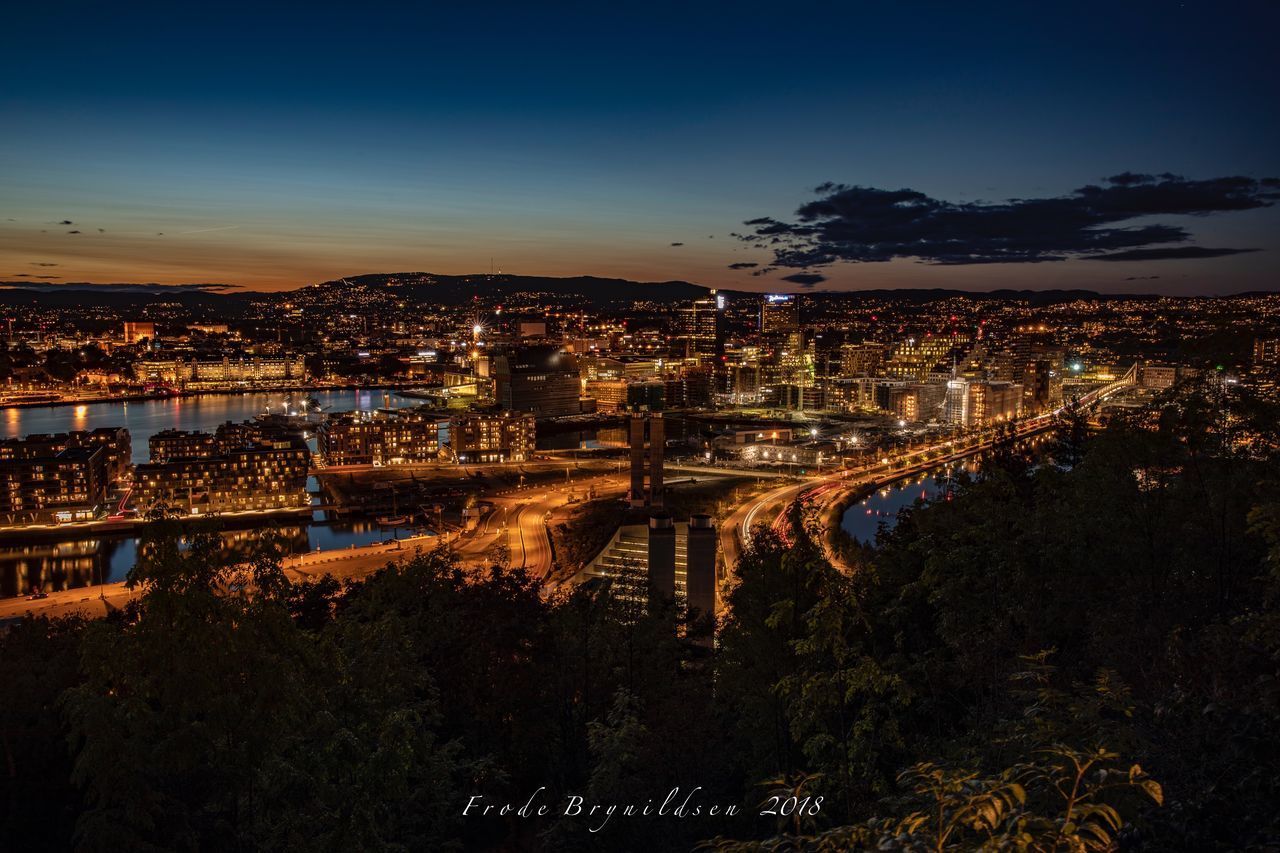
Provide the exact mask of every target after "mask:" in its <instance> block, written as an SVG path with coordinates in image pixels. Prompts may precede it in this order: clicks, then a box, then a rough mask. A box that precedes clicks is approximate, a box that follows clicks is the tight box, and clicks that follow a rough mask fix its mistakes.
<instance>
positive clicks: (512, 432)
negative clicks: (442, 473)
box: [449, 412, 537, 463]
mask: <svg viewBox="0 0 1280 853" xmlns="http://www.w3.org/2000/svg"><path fill="white" fill-rule="evenodd" d="M449 438H450V441H451V442H452V445H453V452H454V456H455V458H456V459H457V461H458V462H460V463H477V462H524V461H526V460H528V459H529V457H530V456H532V455H533V450H534V447H535V443H536V439H537V431H536V426H535V419H534V417H533V415H529V414H515V413H512V412H502V413H481V412H470V413H467V414H460V415H455V416H454V417H453V418H451V419H450V421H449Z"/></svg>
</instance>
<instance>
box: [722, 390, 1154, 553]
mask: <svg viewBox="0 0 1280 853" xmlns="http://www.w3.org/2000/svg"><path fill="white" fill-rule="evenodd" d="M1136 369H1137V368H1136V365H1135V366H1134V367H1133V368H1130V370H1129V371H1128V372H1127V373H1126V374H1125V375H1124V376H1122V377H1121V378H1120V379H1118V380H1116V381H1114V382H1112V383H1110V384H1109V385H1105V386H1102V387H1100V388H1096V389H1094V390H1093V391H1090V392H1089V393H1088V394H1086V395H1084V396H1083V397H1081V398H1080V400H1079V401H1078V404H1079V405H1082V406H1090V405H1092V404H1093V403H1095V402H1097V401H1099V400H1102V399H1105V398H1107V397H1110V396H1111V395H1112V394H1114V393H1116V392H1118V391H1121V390H1123V389H1125V388H1127V387H1129V386H1131V385H1133V384H1134V381H1135V376H1136ZM1065 409H1066V407H1065V406H1061V407H1059V408H1057V409H1055V410H1054V411H1052V412H1046V413H1044V414H1041V415H1037V416H1035V417H1032V418H1028V419H1026V420H1024V421H1022V422H1020V423H1018V424H1017V426H1016V428H1015V429H1016V432H1015V436H1014V437H1015V438H1017V439H1024V438H1029V437H1031V436H1033V435H1035V434H1037V433H1041V432H1044V431H1046V430H1048V429H1049V428H1050V427H1052V426H1053V425H1054V418H1055V417H1056V416H1057V415H1060V414H1061V413H1062V412H1063V411H1065ZM995 438H996V433H995V431H992V430H988V431H984V432H981V433H975V434H972V435H969V436H965V437H962V438H959V439H952V440H948V441H944V442H939V443H938V444H935V445H932V446H930V447H923V448H918V449H916V450H907V451H905V452H901V453H899V454H897V455H896V456H889V457H887V462H886V461H882V462H880V463H878V464H875V465H871V466H863V467H858V468H844V469H839V470H836V471H833V472H831V473H829V474H818V475H815V476H812V477H809V478H807V479H805V480H801V481H800V482H798V483H791V484H789V485H785V486H780V487H778V488H776V489H772V490H770V491H768V492H766V493H764V494H763V495H760V496H759V497H756V498H752V499H751V500H749V501H747V502H746V503H744V504H743V505H742V506H740V507H738V508H737V509H736V510H734V511H733V512H732V513H730V514H729V517H728V518H727V519H725V522H724V523H723V524H722V525H721V526H720V551H721V553H722V554H723V555H724V559H725V563H724V564H725V567H726V570H732V568H733V567H734V566H735V565H737V562H738V559H739V558H740V557H741V556H742V550H743V546H744V543H746V542H748V541H749V540H750V538H751V531H752V530H753V529H755V526H756V525H757V524H762V523H768V524H769V525H770V526H771V527H773V528H774V529H777V530H779V531H780V532H781V531H782V528H783V527H784V522H785V517H786V513H787V510H788V509H789V508H790V507H791V505H792V504H793V503H794V502H795V501H796V499H797V498H800V497H801V496H803V495H804V494H805V493H806V492H808V493H811V494H810V495H808V496H809V497H815V498H816V497H819V496H824V495H825V496H826V497H825V499H824V500H823V501H822V502H821V505H820V507H819V518H820V519H821V525H822V529H823V542H822V548H823V551H824V552H825V554H826V557H827V559H828V560H830V561H831V562H832V564H833V565H835V566H836V567H837V568H841V569H846V570H847V569H848V567H847V566H844V565H842V564H841V561H840V560H839V558H838V556H837V555H836V554H835V553H834V551H833V550H832V549H831V547H830V545H831V541H830V540H831V537H830V535H829V533H830V531H831V529H832V520H831V519H830V518H829V515H830V509H831V506H832V504H833V503H838V502H839V501H842V500H843V499H844V498H845V497H847V495H848V493H849V492H850V491H853V490H854V489H858V488H866V487H869V486H877V485H881V484H883V483H888V482H893V481H895V480H899V479H902V478H904V477H910V476H912V475H913V474H917V473H920V472H922V471H926V470H929V469H932V468H935V467H937V466H939V465H945V464H947V463H950V462H957V461H959V460H961V459H965V458H967V457H969V456H973V455H974V454H977V453H979V452H981V451H983V450H986V449H988V448H990V447H991V445H992V444H993V443H994V441H995ZM926 455H927V456H928V458H926ZM912 460H915V461H912ZM775 507H776V508H777V512H776V513H773V514H770V512H769V510H771V509H772V508H775ZM834 523H835V524H836V525H838V524H839V520H838V519H836V520H835V521H834Z"/></svg>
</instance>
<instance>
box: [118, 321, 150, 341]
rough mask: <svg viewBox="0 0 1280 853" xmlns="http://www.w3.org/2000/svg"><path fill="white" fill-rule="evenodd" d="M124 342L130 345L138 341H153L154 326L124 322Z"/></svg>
mask: <svg viewBox="0 0 1280 853" xmlns="http://www.w3.org/2000/svg"><path fill="white" fill-rule="evenodd" d="M123 337H124V342H125V343H126V344H129V345H132V344H136V343H138V342H139V341H144V340H152V341H153V340H155V337H156V324H155V323H140V322H133V321H126V322H125V324H124V333H123Z"/></svg>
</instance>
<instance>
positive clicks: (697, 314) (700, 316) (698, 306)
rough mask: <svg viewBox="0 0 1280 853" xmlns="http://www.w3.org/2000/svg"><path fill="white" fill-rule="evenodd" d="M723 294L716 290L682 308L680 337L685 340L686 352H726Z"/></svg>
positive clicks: (709, 354)
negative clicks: (722, 315)
mask: <svg viewBox="0 0 1280 853" xmlns="http://www.w3.org/2000/svg"><path fill="white" fill-rule="evenodd" d="M723 299H724V297H723V296H717V295H716V293H715V291H714V290H713V291H712V292H711V296H710V297H708V298H706V299H695V300H693V302H692V303H691V304H690V305H689V307H688V308H681V309H680V337H682V338H683V339H684V341H685V354H686V355H689V356H694V355H702V356H714V355H719V354H720V353H722V352H724V335H723V332H722V330H721V323H720V308H721V304H722V302H723Z"/></svg>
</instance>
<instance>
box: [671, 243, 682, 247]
mask: <svg viewBox="0 0 1280 853" xmlns="http://www.w3.org/2000/svg"><path fill="white" fill-rule="evenodd" d="M671 245H673V246H683V245H684V243H672V244H671Z"/></svg>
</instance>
